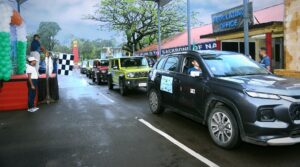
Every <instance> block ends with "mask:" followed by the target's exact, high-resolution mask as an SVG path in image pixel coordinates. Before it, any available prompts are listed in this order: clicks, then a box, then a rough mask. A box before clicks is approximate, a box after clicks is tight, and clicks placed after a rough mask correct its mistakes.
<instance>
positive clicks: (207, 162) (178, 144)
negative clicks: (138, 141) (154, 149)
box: [136, 118, 219, 167]
mask: <svg viewBox="0 0 300 167" xmlns="http://www.w3.org/2000/svg"><path fill="white" fill-rule="evenodd" d="M136 119H138V120H139V121H140V122H141V123H143V124H144V125H146V126H147V127H148V128H150V129H151V130H153V131H155V132H156V133H158V134H160V135H161V136H163V137H164V138H166V139H167V140H169V141H170V142H172V143H173V144H175V145H177V146H178V147H179V148H181V149H182V150H184V151H185V152H187V153H189V154H190V155H192V156H193V157H195V158H196V159H198V160H200V161H201V162H202V163H204V164H206V165H208V166H209V167H219V166H218V165H217V164H215V163H214V162H212V161H210V160H209V159H207V158H205V157H203V156H202V155H200V154H199V153H197V152H195V151H194V150H192V149H190V148H189V147H187V146H185V145H184V144H182V143H180V142H179V141H178V140H176V139H174V138H173V137H172V136H170V135H168V134H166V133H165V132H163V131H161V130H159V129H157V128H156V127H154V126H153V125H151V124H150V123H149V122H147V121H145V120H144V119H139V118H136Z"/></svg>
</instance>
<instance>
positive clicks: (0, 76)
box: [0, 3, 27, 81]
mask: <svg viewBox="0 0 300 167" xmlns="http://www.w3.org/2000/svg"><path fill="white" fill-rule="evenodd" d="M0 11H1V13H0V20H1V21H0V48H1V49H0V80H4V81H8V80H10V78H11V75H12V72H13V65H12V61H11V51H12V48H11V30H10V27H11V26H16V35H17V45H16V48H17V49H16V51H17V68H16V71H15V73H16V74H24V73H25V70H26V48H27V39H26V29H25V23H24V20H23V19H22V17H21V16H20V14H19V13H18V12H17V11H16V10H14V9H13V8H12V7H11V6H10V5H9V4H6V3H0Z"/></svg>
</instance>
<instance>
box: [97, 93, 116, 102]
mask: <svg viewBox="0 0 300 167" xmlns="http://www.w3.org/2000/svg"><path fill="white" fill-rule="evenodd" d="M99 94H100V95H101V96H103V97H104V98H105V99H106V100H108V101H110V102H111V103H114V102H115V101H114V100H112V99H111V98H109V97H107V96H105V95H104V94H103V93H101V92H99Z"/></svg>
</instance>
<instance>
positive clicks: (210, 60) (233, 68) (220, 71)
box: [203, 54, 268, 77]
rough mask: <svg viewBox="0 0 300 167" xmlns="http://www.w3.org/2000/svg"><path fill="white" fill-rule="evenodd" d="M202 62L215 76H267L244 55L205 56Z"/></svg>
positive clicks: (261, 68) (265, 72) (264, 71)
mask: <svg viewBox="0 0 300 167" xmlns="http://www.w3.org/2000/svg"><path fill="white" fill-rule="evenodd" d="M203 58H204V62H205V63H206V64H207V65H208V68H209V69H210V70H211V72H212V73H213V74H214V75H215V76H217V77H218V76H219V77H228V76H244V75H263V74H265V75H266V74H268V72H267V71H266V69H264V68H263V67H260V66H259V65H258V64H256V63H255V62H254V61H252V60H250V59H249V58H247V57H246V56H244V55H241V54H234V55H207V56H203Z"/></svg>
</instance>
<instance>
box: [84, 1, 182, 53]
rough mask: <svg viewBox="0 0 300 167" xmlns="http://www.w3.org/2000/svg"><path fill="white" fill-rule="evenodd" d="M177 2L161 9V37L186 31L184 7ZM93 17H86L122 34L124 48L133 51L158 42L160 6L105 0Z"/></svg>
mask: <svg viewBox="0 0 300 167" xmlns="http://www.w3.org/2000/svg"><path fill="white" fill-rule="evenodd" d="M183 5H184V4H182V3H181V2H180V1H178V0H175V1H173V2H171V3H170V4H168V5H166V6H165V7H164V9H163V10H161V29H162V38H167V37H169V36H171V35H173V34H174V33H176V32H180V31H182V30H183V27H184V25H185V21H184V20H185V10H184V9H185V8H184V7H183ZM96 7H97V10H96V12H95V14H94V15H89V16H88V17H87V18H88V19H91V20H95V21H98V22H100V27H102V28H106V29H112V30H116V31H119V32H121V33H123V34H124V35H125V37H126V40H127V42H126V43H125V44H124V45H123V49H124V50H126V51H128V52H132V51H133V50H132V48H133V47H134V49H135V50H138V49H141V48H143V47H145V46H147V45H149V44H152V43H153V42H154V41H156V40H157V32H158V29H157V23H158V20H157V4H156V3H154V2H147V1H142V0H102V1H101V3H99V4H98V6H96Z"/></svg>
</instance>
